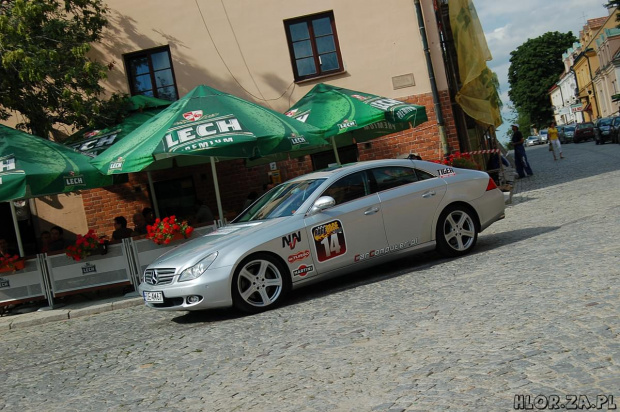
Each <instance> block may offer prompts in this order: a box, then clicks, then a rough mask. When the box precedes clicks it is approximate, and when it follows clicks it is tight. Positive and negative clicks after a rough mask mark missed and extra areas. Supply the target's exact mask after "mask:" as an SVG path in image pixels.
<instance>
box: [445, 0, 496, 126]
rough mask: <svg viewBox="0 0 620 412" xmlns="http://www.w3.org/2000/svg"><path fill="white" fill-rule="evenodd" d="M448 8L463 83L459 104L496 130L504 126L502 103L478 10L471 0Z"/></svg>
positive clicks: (451, 1)
mask: <svg viewBox="0 0 620 412" xmlns="http://www.w3.org/2000/svg"><path fill="white" fill-rule="evenodd" d="M448 5H449V10H450V25H451V27H452V33H453V36H454V44H455V47H456V54H457V56H458V66H459V73H460V77H461V83H462V87H461V90H459V92H458V93H457V94H456V102H457V103H458V104H459V105H460V106H461V108H462V109H463V110H464V111H465V113H467V114H468V115H469V116H471V117H472V118H474V119H476V120H477V121H479V122H481V123H484V124H488V125H493V126H495V127H497V126H499V125H500V124H502V116H501V114H500V108H499V104H500V100H499V95H498V93H497V89H496V87H495V82H494V75H493V72H491V71H490V70H489V68H488V67H487V64H486V62H487V61H489V60H491V59H492V57H491V52H490V51H489V47H488V46H487V41H486V38H485V37H484V31H483V30H482V26H481V25H480V20H479V19H478V14H477V13H476V9H475V7H474V5H473V3H472V1H471V0H449V3H448Z"/></svg>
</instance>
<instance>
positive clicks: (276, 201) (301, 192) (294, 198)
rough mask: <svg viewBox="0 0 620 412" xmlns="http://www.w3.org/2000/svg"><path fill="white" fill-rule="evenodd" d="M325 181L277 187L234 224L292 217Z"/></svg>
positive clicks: (294, 183)
mask: <svg viewBox="0 0 620 412" xmlns="http://www.w3.org/2000/svg"><path fill="white" fill-rule="evenodd" d="M324 181H325V179H312V180H298V181H295V182H288V183H284V184H281V185H279V186H276V187H274V188H273V189H271V190H270V191H269V192H267V193H265V194H264V195H263V196H262V197H261V198H259V199H258V200H257V201H256V202H255V203H254V204H253V205H252V206H251V207H250V208H248V209H247V210H245V211H244V212H243V213H242V214H240V215H239V216H237V217H236V218H235V220H233V223H239V222H252V221H256V220H265V219H275V218H276V217H282V216H290V215H292V214H293V213H295V212H296V211H297V208H299V206H301V204H302V203H303V202H304V201H305V200H306V199H308V197H309V196H310V195H311V194H312V193H313V192H314V191H315V190H316V188H317V187H319V186H320V185H321V183H323V182H324Z"/></svg>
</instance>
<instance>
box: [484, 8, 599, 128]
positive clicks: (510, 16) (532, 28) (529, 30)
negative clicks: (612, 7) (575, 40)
mask: <svg viewBox="0 0 620 412" xmlns="http://www.w3.org/2000/svg"><path fill="white" fill-rule="evenodd" d="M473 2H474V6H475V7H476V11H477V13H478V17H479V18H480V22H481V24H482V28H483V30H484V32H485V36H486V38H487V43H488V45H489V50H491V55H492V56H493V60H492V61H490V62H489V63H488V66H489V68H490V69H491V70H493V71H494V72H496V73H497V76H498V78H499V81H500V89H501V93H500V96H501V98H502V102H503V103H504V110H503V113H502V114H503V115H504V124H503V125H502V126H500V128H499V129H498V137H503V136H504V135H505V133H506V131H507V130H508V125H507V123H509V120H508V119H507V118H506V116H505V115H506V108H507V106H508V105H509V104H510V101H509V100H508V89H509V85H508V67H509V66H510V62H509V60H510V52H512V51H513V50H515V49H516V48H517V47H519V46H520V45H522V44H523V43H525V42H526V41H527V39H533V38H536V37H538V36H541V35H543V34H544V33H547V32H550V31H559V32H561V33H567V32H569V31H572V32H573V34H574V35H575V37H578V36H579V31H580V30H582V28H583V26H584V24H585V22H586V20H587V19H593V18H596V17H603V16H607V15H608V11H607V9H606V8H605V7H603V3H605V2H606V0H473Z"/></svg>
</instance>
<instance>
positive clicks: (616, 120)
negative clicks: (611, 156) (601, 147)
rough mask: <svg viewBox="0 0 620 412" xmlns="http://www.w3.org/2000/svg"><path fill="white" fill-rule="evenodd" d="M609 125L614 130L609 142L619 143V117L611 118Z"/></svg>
mask: <svg viewBox="0 0 620 412" xmlns="http://www.w3.org/2000/svg"><path fill="white" fill-rule="evenodd" d="M611 125H612V126H613V128H614V132H613V135H612V136H611V142H612V143H620V116H614V117H613V118H612V121H611Z"/></svg>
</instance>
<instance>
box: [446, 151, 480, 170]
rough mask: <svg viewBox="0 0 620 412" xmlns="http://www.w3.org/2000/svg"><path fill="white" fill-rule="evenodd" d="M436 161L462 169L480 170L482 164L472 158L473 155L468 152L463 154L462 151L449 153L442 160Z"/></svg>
mask: <svg viewBox="0 0 620 412" xmlns="http://www.w3.org/2000/svg"><path fill="white" fill-rule="evenodd" d="M435 163H440V164H443V165H446V166H453V167H458V168H461V169H474V170H480V165H478V163H476V162H475V161H474V159H472V157H471V155H469V154H467V153H463V154H461V152H454V153H452V154H450V155H448V156H447V157H446V158H445V159H444V160H442V161H435Z"/></svg>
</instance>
